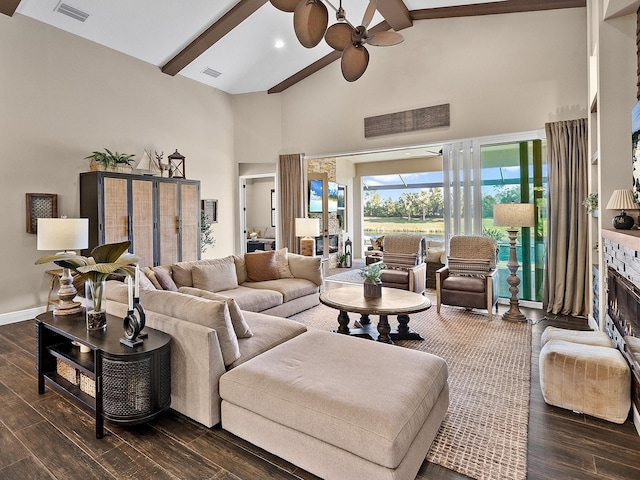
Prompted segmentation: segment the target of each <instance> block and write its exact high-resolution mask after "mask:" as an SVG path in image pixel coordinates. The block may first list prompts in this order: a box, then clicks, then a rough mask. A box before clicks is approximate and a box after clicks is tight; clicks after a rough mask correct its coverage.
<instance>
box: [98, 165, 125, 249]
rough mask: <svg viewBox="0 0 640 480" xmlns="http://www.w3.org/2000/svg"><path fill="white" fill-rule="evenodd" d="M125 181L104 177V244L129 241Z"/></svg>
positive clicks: (123, 179)
mask: <svg viewBox="0 0 640 480" xmlns="http://www.w3.org/2000/svg"><path fill="white" fill-rule="evenodd" d="M127 205H128V201H127V179H126V178H113V177H104V206H103V208H104V243H117V242H126V241H127V240H129V215H128V212H127Z"/></svg>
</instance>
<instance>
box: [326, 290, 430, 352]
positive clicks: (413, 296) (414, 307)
mask: <svg viewBox="0 0 640 480" xmlns="http://www.w3.org/2000/svg"><path fill="white" fill-rule="evenodd" d="M320 302H321V303H322V304H324V305H326V306H328V307H331V308H335V309H336V310H339V311H340V313H339V314H338V324H339V327H338V330H336V331H337V332H338V333H342V334H345V335H356V336H363V337H370V338H372V339H373V338H375V335H376V334H375V332H374V331H373V330H374V329H373V327H372V325H371V321H370V320H369V315H378V316H379V320H378V325H377V328H376V330H377V332H378V335H377V340H378V341H379V342H385V343H393V340H423V338H422V337H421V336H420V335H419V334H418V333H417V332H415V331H413V330H411V329H410V328H409V325H408V324H409V314H410V313H416V312H422V311H424V310H427V309H428V308H430V307H431V302H430V301H429V299H428V298H426V297H423V296H422V295H420V294H418V293H413V292H409V291H408V290H399V289H397V288H387V287H382V296H381V297H379V298H371V297H365V296H364V288H363V287H362V285H345V286H341V287H338V288H332V289H330V290H325V291H324V292H322V294H320ZM348 312H354V313H359V314H360V327H361V328H355V329H350V328H349V315H348ZM389 315H397V316H398V328H397V330H391V327H390V326H389V318H388V316H389Z"/></svg>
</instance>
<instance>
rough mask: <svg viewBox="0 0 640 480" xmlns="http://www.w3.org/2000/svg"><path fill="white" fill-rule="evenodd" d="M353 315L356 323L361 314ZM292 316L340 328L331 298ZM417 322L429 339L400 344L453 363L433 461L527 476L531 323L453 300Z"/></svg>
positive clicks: (475, 473)
mask: <svg viewBox="0 0 640 480" xmlns="http://www.w3.org/2000/svg"><path fill="white" fill-rule="evenodd" d="M432 301H433V300H432ZM350 317H351V320H352V322H351V323H350V326H353V321H355V320H357V319H358V318H359V315H355V314H350ZM290 318H291V319H293V320H297V321H299V322H301V323H303V324H305V325H307V326H308V327H309V328H317V329H322V330H332V329H334V328H336V327H337V311H336V310H334V309H331V308H329V307H326V306H324V305H318V306H317V307H314V308H312V309H310V310H307V311H306V312H302V313H299V314H297V315H294V316H293V317H290ZM372 320H373V319H372ZM373 321H375V320H373ZM389 321H390V323H391V324H392V326H394V325H396V324H397V322H396V321H395V317H390V318H389ZM409 325H410V326H411V327H412V328H413V329H414V330H416V331H417V332H418V333H420V334H421V336H422V337H423V338H424V339H425V340H424V341H416V340H410V341H404V340H403V341H399V342H397V343H398V345H401V346H403V347H406V348H412V349H415V350H421V351H424V352H429V353H432V354H434V355H438V356H439V357H442V358H444V359H445V360H446V361H447V364H448V368H449V388H450V402H449V410H448V412H447V415H446V417H445V419H444V421H443V423H442V426H441V427H440V431H439V432H438V435H437V437H436V439H435V441H434V443H433V445H432V446H431V450H430V451H429V453H428V455H427V460H428V461H429V462H433V463H436V464H439V465H442V466H443V467H446V468H448V469H450V470H454V471H456V472H459V473H461V474H463V475H466V476H468V477H471V478H475V479H478V480H485V479H486V480H498V479H504V480H524V479H526V477H527V433H528V419H529V390H530V385H531V383H530V382H531V376H530V369H531V327H530V325H528V324H516V323H510V322H505V321H502V320H499V319H496V318H495V317H494V320H493V321H491V322H489V321H488V320H487V316H486V314H482V313H480V312H478V313H475V312H473V311H465V310H464V309H459V308H455V307H446V306H443V307H442V309H441V313H440V315H438V314H437V313H436V310H435V307H433V308H431V309H429V310H427V311H426V312H421V313H418V314H414V315H412V316H411V321H410V323H409ZM417 479H419V480H427V477H426V476H422V475H421V474H418V477H417Z"/></svg>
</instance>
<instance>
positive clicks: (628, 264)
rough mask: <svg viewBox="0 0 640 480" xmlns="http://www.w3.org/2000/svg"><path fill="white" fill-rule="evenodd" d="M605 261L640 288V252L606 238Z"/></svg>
mask: <svg viewBox="0 0 640 480" xmlns="http://www.w3.org/2000/svg"><path fill="white" fill-rule="evenodd" d="M604 261H605V264H606V266H607V267H611V268H613V269H614V270H615V271H617V272H618V273H619V274H620V275H622V276H623V277H624V278H626V279H627V280H629V281H630V282H631V283H633V284H634V285H635V286H636V287H639V288H640V252H638V251H637V250H634V249H632V248H629V247H627V246H625V245H621V244H619V243H617V242H614V241H612V240H609V239H606V238H605V239H604Z"/></svg>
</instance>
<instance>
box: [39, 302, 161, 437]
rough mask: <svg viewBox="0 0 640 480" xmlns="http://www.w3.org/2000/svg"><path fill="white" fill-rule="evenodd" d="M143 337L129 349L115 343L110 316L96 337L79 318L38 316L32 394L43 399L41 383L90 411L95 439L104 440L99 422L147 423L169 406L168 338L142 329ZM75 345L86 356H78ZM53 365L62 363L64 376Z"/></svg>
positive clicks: (118, 329) (116, 328)
mask: <svg viewBox="0 0 640 480" xmlns="http://www.w3.org/2000/svg"><path fill="white" fill-rule="evenodd" d="M144 331H145V332H146V333H148V337H147V338H146V339H145V340H144V342H143V343H142V344H141V345H140V346H138V347H135V348H130V347H127V346H125V345H122V344H121V343H120V338H121V337H122V336H123V333H124V331H123V327H122V319H121V318H118V317H115V316H113V315H108V316H107V328H106V330H104V331H100V332H90V331H88V330H87V329H86V324H85V318H84V313H82V314H78V315H69V316H60V317H56V316H55V315H53V313H52V312H47V313H43V314H41V315H38V316H37V317H36V370H37V373H38V393H39V394H43V393H44V386H45V383H46V384H48V385H49V386H51V387H53V388H55V389H56V390H58V391H59V392H61V393H63V394H64V395H66V396H68V397H70V398H72V399H74V400H75V401H77V402H79V403H80V404H81V405H82V406H84V407H85V408H87V409H89V410H90V411H92V412H93V413H94V414H95V419H96V438H102V436H103V434H104V420H105V419H106V420H109V421H111V422H115V423H118V424H127V425H132V424H137V423H143V422H147V421H149V420H152V419H153V418H155V417H157V416H158V415H159V414H160V413H162V412H163V411H164V410H166V409H168V408H169V406H170V404H171V350H170V341H171V337H170V336H169V335H167V334H165V333H162V332H159V331H157V330H154V329H152V328H148V327H147V328H145V330H144ZM72 342H76V344H74V343H72ZM77 343H81V344H83V345H85V346H87V347H89V349H90V351H89V352H88V353H84V352H80V347H79V346H77ZM58 360H62V361H63V362H65V364H63V365H64V367H65V369H66V370H67V371H69V370H70V373H69V374H65V375H64V376H63V375H61V374H60V373H59V371H58V368H57V365H58ZM73 369H75V375H76V377H73V375H74V370H73ZM69 375H70V376H71V378H70V380H69V379H68V378H69ZM65 376H66V377H67V378H65ZM76 380H77V381H76ZM87 385H89V387H87Z"/></svg>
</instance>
